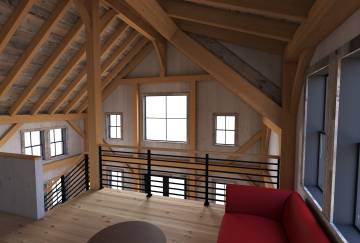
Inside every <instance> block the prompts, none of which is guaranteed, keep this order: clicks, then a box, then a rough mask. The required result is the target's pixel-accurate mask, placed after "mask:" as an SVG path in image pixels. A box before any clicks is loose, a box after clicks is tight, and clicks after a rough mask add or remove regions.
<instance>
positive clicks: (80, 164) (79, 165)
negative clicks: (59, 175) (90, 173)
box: [66, 160, 85, 177]
mask: <svg viewBox="0 0 360 243" xmlns="http://www.w3.org/2000/svg"><path fill="white" fill-rule="evenodd" d="M83 165H85V160H82V161H80V162H79V163H78V164H77V165H76V166H75V167H74V168H73V169H72V170H71V171H69V173H67V174H66V177H71V176H72V174H73V172H74V171H75V170H77V169H78V168H80V167H82V166H83Z"/></svg>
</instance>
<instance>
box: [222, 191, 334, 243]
mask: <svg viewBox="0 0 360 243" xmlns="http://www.w3.org/2000/svg"><path fill="white" fill-rule="evenodd" d="M283 242H291V243H328V242H330V240H329V239H328V238H327V236H326V235H325V234H324V232H323V231H322V229H321V228H320V226H319V225H318V223H317V222H316V220H315V218H314V216H313V215H312V214H311V212H310V210H309V209H308V207H307V206H306V204H305V202H304V201H303V199H302V198H301V197H300V195H299V194H298V193H296V192H291V191H287V190H275V189H267V188H259V187H254V186H240V185H227V187H226V206H225V215H224V218H223V220H222V223H221V228H220V233H219V238H218V243H283Z"/></svg>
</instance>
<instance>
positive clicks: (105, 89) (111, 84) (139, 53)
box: [78, 43, 153, 112]
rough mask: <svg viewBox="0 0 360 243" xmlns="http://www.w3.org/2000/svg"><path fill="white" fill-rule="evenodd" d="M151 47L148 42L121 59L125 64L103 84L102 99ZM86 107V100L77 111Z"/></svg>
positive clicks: (109, 93) (142, 58) (113, 89)
mask: <svg viewBox="0 0 360 243" xmlns="http://www.w3.org/2000/svg"><path fill="white" fill-rule="evenodd" d="M151 50H153V49H152V45H151V44H150V43H148V44H147V45H146V46H144V47H143V48H142V49H141V50H138V51H137V53H136V55H135V56H134V57H133V58H132V59H131V60H130V61H129V60H123V61H124V63H125V61H126V63H127V65H126V66H125V67H124V68H123V69H122V70H121V72H120V73H118V74H117V76H116V78H114V79H113V80H110V82H109V83H108V85H107V86H105V85H103V93H102V100H103V101H104V100H105V99H106V98H107V97H108V96H109V95H111V94H112V93H113V92H114V91H115V90H116V88H117V87H118V86H119V85H120V83H119V82H118V80H121V79H122V78H124V77H126V76H127V75H128V74H129V73H130V72H131V71H132V70H134V69H135V68H136V67H137V65H139V63H140V62H142V61H143V60H144V58H145V57H146V56H147V55H148V54H149V53H150V51H151ZM86 108H87V102H86V100H85V101H84V102H83V103H82V104H81V105H80V107H79V109H78V111H80V112H83V111H85V110H86Z"/></svg>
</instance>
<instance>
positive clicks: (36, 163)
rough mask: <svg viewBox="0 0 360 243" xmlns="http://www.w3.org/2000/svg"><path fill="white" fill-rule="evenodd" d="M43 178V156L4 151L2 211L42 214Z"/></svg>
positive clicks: (0, 178) (0, 155)
mask: <svg viewBox="0 0 360 243" xmlns="http://www.w3.org/2000/svg"><path fill="white" fill-rule="evenodd" d="M43 180H44V179H43V172H42V161H41V159H40V158H38V157H34V156H28V155H27V156H23V155H21V156H16V155H14V154H12V155H10V154H5V153H0V195H1V196H0V211H2V212H7V213H13V214H16V215H20V216H24V217H29V218H33V219H40V218H42V217H43V216H44V214H45V212H44V189H43Z"/></svg>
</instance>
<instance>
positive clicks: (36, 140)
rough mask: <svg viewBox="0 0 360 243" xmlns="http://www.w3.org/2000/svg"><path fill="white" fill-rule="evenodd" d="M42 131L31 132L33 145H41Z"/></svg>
mask: <svg viewBox="0 0 360 243" xmlns="http://www.w3.org/2000/svg"><path fill="white" fill-rule="evenodd" d="M40 141H41V140H40V131H33V132H31V143H32V144H31V145H33V146H34V145H40V144H41V142H40Z"/></svg>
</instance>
